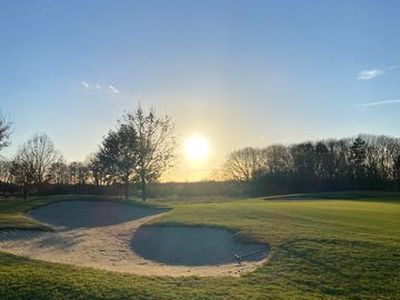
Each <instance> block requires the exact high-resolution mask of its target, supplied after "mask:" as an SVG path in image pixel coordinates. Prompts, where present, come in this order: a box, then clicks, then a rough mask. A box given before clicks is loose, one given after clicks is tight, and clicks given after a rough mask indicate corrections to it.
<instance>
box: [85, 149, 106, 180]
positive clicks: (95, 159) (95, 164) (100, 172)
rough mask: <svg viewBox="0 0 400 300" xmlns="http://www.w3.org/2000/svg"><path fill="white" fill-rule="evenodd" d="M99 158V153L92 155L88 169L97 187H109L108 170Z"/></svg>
mask: <svg viewBox="0 0 400 300" xmlns="http://www.w3.org/2000/svg"><path fill="white" fill-rule="evenodd" d="M99 156H100V154H99V152H97V153H94V154H92V155H91V157H90V158H89V164H88V169H89V172H90V176H91V178H92V180H93V183H94V184H95V185H97V186H100V185H107V184H108V183H109V180H108V175H107V168H106V166H104V164H103V162H102V161H101V158H100V157H99Z"/></svg>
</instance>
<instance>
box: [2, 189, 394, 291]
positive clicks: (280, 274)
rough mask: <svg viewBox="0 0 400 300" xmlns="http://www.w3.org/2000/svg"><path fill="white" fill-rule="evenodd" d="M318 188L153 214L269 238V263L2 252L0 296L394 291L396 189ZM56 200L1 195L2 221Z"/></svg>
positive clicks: (16, 221)
mask: <svg viewBox="0 0 400 300" xmlns="http://www.w3.org/2000/svg"><path fill="white" fill-rule="evenodd" d="M318 197H321V198H325V199H320V200H319V198H316V197H315V196H313V195H297V196H296V197H295V198H294V199H296V200H289V201H285V200H282V198H279V200H271V198H269V199H268V200H263V199H248V200H235V201H232V202H219V203H197V204H196V203H195V204H174V209H173V210H171V211H170V212H169V213H168V214H167V215H165V216H164V217H163V218H162V219H159V220H158V221H157V223H158V224H189V225H212V226H221V227H226V228H232V229H235V230H237V231H239V233H240V234H241V235H242V236H243V237H245V238H251V239H257V240H259V241H265V242H268V243H270V245H271V247H272V253H271V257H270V260H269V262H268V264H266V265H265V266H263V267H261V268H259V269H258V270H257V271H255V272H253V273H250V274H246V275H244V276H242V277H240V278H230V277H226V278H196V277H189V278H168V277H162V278H156V277H140V276H132V275H125V274H118V273H111V272H105V271H97V270H93V269H89V268H77V267H72V266H66V265H60V264H51V263H45V262H39V261H32V260H28V259H24V258H20V257H16V256H13V255H8V254H4V253H0V299H290V298H292V299H400V201H398V200H397V199H400V197H398V196H397V195H396V196H393V195H387V194H385V195H382V196H381V197H380V196H379V194H371V195H361V196H360V195H359V194H357V196H355V198H357V200H351V194H346V195H344V194H342V195H336V194H335V195H319V196H318ZM338 197H342V198H344V199H345V200H341V199H334V198H338ZM327 198H328V199H327ZM60 199H61V198H60V197H55V198H53V197H51V198H36V199H33V200H32V201H30V202H28V203H23V202H21V203H20V202H18V204H17V205H15V203H6V202H7V201H6V202H2V201H0V212H1V213H0V220H2V219H1V218H3V220H6V221H5V222H4V223H3V222H2V223H0V227H29V226H32V227H38V224H35V223H34V222H33V221H29V222H33V223H29V222H28V223H26V220H25V218H24V217H23V214H22V212H23V211H26V210H27V209H29V208H31V207H33V206H35V205H43V204H46V203H49V202H51V201H59V200H60ZM70 199H74V197H70ZM301 199H312V200H301ZM3 224H5V226H4V225H3Z"/></svg>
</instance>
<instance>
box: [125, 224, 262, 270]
mask: <svg viewBox="0 0 400 300" xmlns="http://www.w3.org/2000/svg"><path fill="white" fill-rule="evenodd" d="M131 246H132V249H133V250H134V251H135V252H136V253H137V254H139V255H140V256H142V257H144V258H146V259H151V260H155V261H157V262H160V263H165V264H170V265H185V266H203V265H221V264H231V263H235V262H236V263H237V262H238V260H240V262H241V263H243V262H244V261H259V260H262V259H264V258H265V257H266V256H267V255H268V246H267V245H265V244H259V243H244V242H241V241H240V240H238V239H237V238H235V235H234V234H233V233H232V232H230V231H228V230H224V229H218V228H211V227H181V226H150V227H148V226H143V227H141V228H140V229H139V230H138V231H137V232H136V234H135V235H134V236H133V239H132V244H131Z"/></svg>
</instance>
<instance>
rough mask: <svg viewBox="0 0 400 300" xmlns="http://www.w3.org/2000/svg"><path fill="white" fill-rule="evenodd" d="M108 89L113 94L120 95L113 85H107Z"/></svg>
mask: <svg viewBox="0 0 400 300" xmlns="http://www.w3.org/2000/svg"><path fill="white" fill-rule="evenodd" d="M108 87H109V88H110V90H111V91H112V92H113V93H114V94H121V92H120V91H119V90H118V89H117V88H116V87H115V86H113V85H111V84H109V85H108Z"/></svg>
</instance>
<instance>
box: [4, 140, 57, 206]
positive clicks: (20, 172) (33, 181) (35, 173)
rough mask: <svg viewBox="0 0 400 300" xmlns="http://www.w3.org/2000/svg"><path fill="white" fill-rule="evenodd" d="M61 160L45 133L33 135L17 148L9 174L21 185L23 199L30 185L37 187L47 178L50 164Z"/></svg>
mask: <svg viewBox="0 0 400 300" xmlns="http://www.w3.org/2000/svg"><path fill="white" fill-rule="evenodd" d="M60 160H61V155H60V154H59V153H58V152H57V151H56V150H55V149H54V145H53V142H52V141H51V140H50V138H49V137H48V136H47V135H45V134H42V135H35V136H33V137H32V138H30V139H29V140H28V141H27V142H25V143H23V144H22V145H21V146H20V148H19V149H18V152H17V155H16V156H15V158H14V160H13V161H12V166H11V174H12V175H13V176H14V178H15V181H16V183H18V184H20V185H22V186H23V189H24V199H26V198H27V194H28V190H29V188H30V187H39V186H40V185H42V184H43V183H44V182H45V181H46V180H47V179H48V178H49V173H50V169H51V166H52V165H53V164H54V163H55V162H57V161H60Z"/></svg>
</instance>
